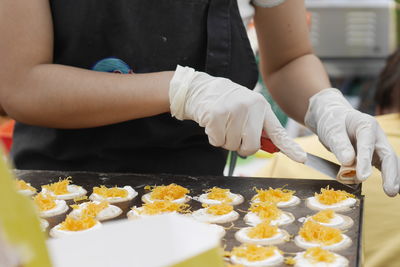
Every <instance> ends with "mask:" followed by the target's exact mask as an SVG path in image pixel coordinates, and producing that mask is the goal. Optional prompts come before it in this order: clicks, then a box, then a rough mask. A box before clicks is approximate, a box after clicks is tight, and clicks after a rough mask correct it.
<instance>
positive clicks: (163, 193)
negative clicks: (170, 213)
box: [150, 184, 190, 201]
mask: <svg viewBox="0 0 400 267" xmlns="http://www.w3.org/2000/svg"><path fill="white" fill-rule="evenodd" d="M189 193H190V191H189V190H188V189H186V188H184V187H182V186H180V185H177V184H170V185H161V186H155V187H153V188H152V190H151V193H150V196H151V198H152V199H155V200H169V201H172V200H176V199H180V198H183V197H185V196H186V194H189Z"/></svg>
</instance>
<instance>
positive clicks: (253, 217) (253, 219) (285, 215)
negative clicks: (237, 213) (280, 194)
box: [244, 212, 294, 226]
mask: <svg viewBox="0 0 400 267" xmlns="http://www.w3.org/2000/svg"><path fill="white" fill-rule="evenodd" d="M244 221H245V223H246V224H248V225H251V226H256V225H257V224H259V223H262V222H263V220H262V219H261V218H260V217H259V216H258V215H257V214H256V213H254V212H249V213H247V214H246V216H244ZM293 221H294V217H293V215H292V214H291V213H289V212H282V214H281V216H280V217H279V218H278V219H276V220H273V221H271V225H273V226H280V225H285V224H289V223H292V222H293Z"/></svg>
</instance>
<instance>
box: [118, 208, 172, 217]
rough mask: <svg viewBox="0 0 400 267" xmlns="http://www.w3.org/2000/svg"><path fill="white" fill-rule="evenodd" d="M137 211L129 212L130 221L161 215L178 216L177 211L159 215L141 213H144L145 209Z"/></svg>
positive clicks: (136, 209)
mask: <svg viewBox="0 0 400 267" xmlns="http://www.w3.org/2000/svg"><path fill="white" fill-rule="evenodd" d="M134 208H135V209H133V210H130V211H128V213H127V214H126V216H127V217H128V219H131V220H134V219H138V218H145V217H150V216H154V215H161V214H176V213H177V212H176V211H173V212H162V213H157V214H153V215H150V214H145V213H141V212H142V211H143V207H140V208H136V207H134Z"/></svg>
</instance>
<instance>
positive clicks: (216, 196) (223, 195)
mask: <svg viewBox="0 0 400 267" xmlns="http://www.w3.org/2000/svg"><path fill="white" fill-rule="evenodd" d="M229 193H230V190H229V189H222V188H219V187H215V186H214V187H213V188H211V189H208V190H207V198H208V199H213V200H218V201H222V202H224V203H231V202H232V198H230V197H229Z"/></svg>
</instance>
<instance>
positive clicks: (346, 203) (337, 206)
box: [307, 197, 357, 210]
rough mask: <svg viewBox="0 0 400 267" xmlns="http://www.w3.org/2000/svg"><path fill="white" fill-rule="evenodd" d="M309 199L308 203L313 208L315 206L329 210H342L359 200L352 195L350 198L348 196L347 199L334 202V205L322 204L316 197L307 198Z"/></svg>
mask: <svg viewBox="0 0 400 267" xmlns="http://www.w3.org/2000/svg"><path fill="white" fill-rule="evenodd" d="M307 201H308V205H309V206H310V207H311V208H314V209H317V210H327V209H331V210H342V209H346V208H350V207H351V206H353V205H355V204H356V202H357V199H355V198H352V197H350V198H346V199H345V200H343V201H340V202H338V203H335V204H332V205H325V204H322V203H320V202H319V201H318V200H317V199H316V198H315V197H309V198H308V199H307Z"/></svg>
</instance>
